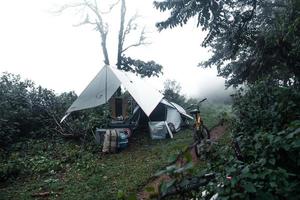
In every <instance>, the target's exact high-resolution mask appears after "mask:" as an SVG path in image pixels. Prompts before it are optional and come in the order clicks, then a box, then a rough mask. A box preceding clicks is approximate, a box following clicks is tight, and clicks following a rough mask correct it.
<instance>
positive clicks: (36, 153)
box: [0, 106, 226, 200]
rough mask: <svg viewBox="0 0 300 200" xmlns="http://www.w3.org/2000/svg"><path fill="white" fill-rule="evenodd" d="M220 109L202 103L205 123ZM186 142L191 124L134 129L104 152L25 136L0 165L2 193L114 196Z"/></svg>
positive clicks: (132, 188) (132, 187)
mask: <svg viewBox="0 0 300 200" xmlns="http://www.w3.org/2000/svg"><path fill="white" fill-rule="evenodd" d="M225 109H226V108H225ZM223 111H224V107H211V106H206V107H204V108H203V109H202V114H203V116H204V121H205V123H206V124H207V126H208V127H209V128H210V127H212V126H213V125H215V124H216V123H217V122H218V120H219V118H220V113H222V112H223ZM190 143H192V132H191V131H190V130H183V131H180V132H179V133H177V134H176V135H175V138H174V139H172V140H171V139H167V140H151V139H150V137H149V134H146V133H137V134H135V136H134V137H132V138H131V140H130V146H129V148H127V149H126V150H124V151H122V152H120V153H118V154H109V155H104V154H101V153H99V152H100V149H98V147H96V146H93V145H90V144H87V145H86V147H85V148H82V146H81V145H79V144H76V143H74V142H70V141H64V140H53V142H51V141H49V140H29V141H26V142H24V143H21V144H17V145H15V146H16V149H15V150H14V151H12V152H10V154H9V156H8V159H7V158H6V159H5V160H4V161H3V163H1V164H0V171H1V172H3V171H4V172H7V173H8V174H9V179H8V180H6V181H5V182H2V183H0V199H32V198H33V197H32V195H33V194H38V193H40V194H41V193H44V192H50V195H49V196H48V198H49V199H106V200H109V199H116V196H117V193H118V191H123V192H125V193H126V194H128V193H136V192H137V191H138V190H139V188H141V187H142V186H143V185H144V184H146V183H147V181H148V179H149V178H150V177H151V176H152V175H153V174H155V172H157V171H158V170H160V169H162V167H164V166H166V165H167V164H168V163H169V158H171V157H172V156H173V155H175V154H178V153H179V152H180V151H181V150H182V149H183V148H184V147H186V146H187V145H189V144H190ZM20 149H22V151H20ZM173 157H174V156H173ZM1 162H2V161H1ZM0 175H1V173H0ZM0 178H1V177H0Z"/></svg>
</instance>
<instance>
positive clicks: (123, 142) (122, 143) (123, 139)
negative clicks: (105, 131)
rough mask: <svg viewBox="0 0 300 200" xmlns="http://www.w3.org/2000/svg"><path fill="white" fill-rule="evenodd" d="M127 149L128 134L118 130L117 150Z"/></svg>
mask: <svg viewBox="0 0 300 200" xmlns="http://www.w3.org/2000/svg"><path fill="white" fill-rule="evenodd" d="M127 147H128V133H127V132H126V130H124V129H120V130H118V150H123V149H125V148H127Z"/></svg>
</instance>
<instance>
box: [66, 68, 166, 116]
mask: <svg viewBox="0 0 300 200" xmlns="http://www.w3.org/2000/svg"><path fill="white" fill-rule="evenodd" d="M121 85H123V87H124V88H125V89H126V90H127V91H128V92H129V93H130V95H131V96H132V97H133V99H134V100H135V101H136V103H137V104H138V105H139V106H140V108H141V109H142V110H143V111H144V112H145V114H146V115H147V116H150V114H151V112H152V111H153V110H154V108H155V107H156V106H157V105H158V104H159V102H160V101H161V100H162V98H163V95H162V94H161V93H160V92H158V91H157V90H155V89H153V88H151V87H149V86H148V85H147V84H146V83H145V82H144V81H143V80H141V79H139V78H138V77H137V76H135V75H133V74H130V73H126V72H123V71H120V70H118V69H116V68H113V67H111V66H108V65H106V66H104V67H103V68H102V69H101V70H100V72H99V73H98V74H97V75H96V77H95V78H94V79H93V80H92V81H91V82H90V84H89V85H88V86H87V87H86V88H85V89H84V91H83V92H82V93H81V94H80V95H79V97H78V98H77V99H76V101H74V103H73V104H72V105H71V106H70V108H69V109H68V110H67V112H66V115H65V116H64V117H63V118H62V121H63V120H64V119H65V118H66V117H67V116H68V115H69V114H70V113H71V112H74V111H77V110H83V109H87V108H93V107H96V106H100V105H102V104H105V103H106V102H108V100H109V99H110V98H111V97H112V95H113V94H114V93H115V92H116V90H117V89H118V88H119V87H120V86H121Z"/></svg>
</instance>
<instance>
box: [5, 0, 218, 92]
mask: <svg viewBox="0 0 300 200" xmlns="http://www.w3.org/2000/svg"><path fill="white" fill-rule="evenodd" d="M65 2H74V1H66V0H26V1H24V0H3V1H0V26H1V32H0V55H1V56H0V72H4V71H8V72H11V73H16V74H20V75H21V76H22V77H23V78H28V79H31V80H33V81H35V82H36V83H37V84H40V85H42V86H43V87H47V88H49V89H54V90H55V91H56V92H57V93H60V92H64V91H71V90H74V91H75V92H76V93H80V92H81V91H82V90H83V89H84V88H85V87H86V86H87V84H88V83H89V82H90V81H91V80H92V78H93V77H94V76H95V75H96V74H97V72H98V71H99V70H100V68H101V67H102V66H103V57H102V52H101V47H100V38H99V33H98V32H96V31H94V30H93V29H92V27H90V26H81V27H74V26H73V25H75V24H76V23H78V22H79V21H80V18H81V17H82V16H80V15H76V13H75V12H72V11H68V12H65V13H63V14H62V15H55V14H53V13H52V12H51V11H53V10H56V9H57V8H59V7H60V6H61V5H63V4H64V3H65ZM104 2H105V1H104ZM127 8H128V9H127V10H128V12H127V19H128V18H129V16H131V15H133V14H134V13H135V12H136V11H137V10H138V12H139V14H140V15H141V16H143V17H142V18H140V19H139V21H138V22H139V24H140V26H141V27H142V26H144V25H145V26H146V28H147V32H148V33H147V36H148V41H150V42H151V44H150V45H147V46H143V47H138V48H136V49H132V50H130V51H128V52H127V55H128V56H131V57H133V58H140V59H143V60H145V61H148V60H155V61H156V62H157V63H160V64H161V65H162V66H163V67H164V69H163V73H164V74H163V75H162V76H161V77H160V78H159V79H158V78H151V79H150V80H147V81H148V82H150V84H152V85H153V86H154V87H155V88H157V89H161V88H162V85H163V84H162V83H163V82H164V81H165V80H166V79H174V80H176V81H178V82H179V83H180V84H181V86H182V90H183V91H182V92H183V93H184V94H185V95H186V96H189V97H196V96H203V95H205V94H206V93H210V92H211V91H214V90H215V89H223V88H224V80H223V79H222V78H220V77H217V76H216V70H215V69H201V68H199V67H197V64H198V63H199V62H201V61H204V60H206V59H207V58H209V52H208V49H204V48H202V47H201V46H200V44H201V41H202V40H203V38H204V36H205V34H203V33H202V32H201V30H200V29H199V28H198V29H197V28H196V22H195V21H191V22H190V23H189V24H188V25H187V26H184V27H183V28H175V29H172V30H165V31H162V32H160V33H159V32H157V30H156V28H155V23H156V22H157V21H160V20H163V19H165V18H166V16H167V15H166V14H165V13H160V12H158V11H157V10H155V9H154V8H153V5H152V0H128V1H127ZM118 11H119V7H116V8H115V10H114V12H113V13H111V15H110V16H108V17H106V18H107V19H106V20H108V23H109V24H110V28H109V36H108V51H109V56H110V62H111V64H115V63H116V49H117V48H116V47H117V30H118V28H119V12H118ZM134 38H135V37H134V35H133V36H132V37H131V38H129V40H130V41H128V43H127V44H130V43H131V42H134Z"/></svg>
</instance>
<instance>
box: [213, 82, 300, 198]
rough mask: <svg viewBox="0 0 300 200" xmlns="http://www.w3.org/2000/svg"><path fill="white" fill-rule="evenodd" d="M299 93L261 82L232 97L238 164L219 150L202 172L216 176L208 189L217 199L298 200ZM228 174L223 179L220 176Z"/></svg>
mask: <svg viewBox="0 0 300 200" xmlns="http://www.w3.org/2000/svg"><path fill="white" fill-rule="evenodd" d="M299 102H300V92H299V90H295V89H294V88H291V87H282V86H280V85H275V84H274V82H272V81H261V82H258V83H256V84H255V85H252V86H250V87H249V88H247V89H246V90H242V89H241V90H240V91H239V93H237V94H236V95H235V97H234V106H233V108H234V111H235V114H236V120H235V121H234V123H233V126H234V127H233V130H232V131H233V137H235V138H237V140H238V142H239V144H240V146H241V151H242V154H243V156H244V162H241V161H238V160H237V159H236V158H235V157H234V156H233V155H234V153H233V151H232V149H230V148H229V147H228V146H226V147H219V148H218V149H216V153H215V155H214V156H212V157H211V160H210V162H209V165H208V168H207V170H209V171H217V172H218V173H220V176H219V179H218V183H220V182H222V183H223V184H224V186H223V187H218V185H217V184H218V183H217V184H214V186H213V187H212V186H210V188H209V189H210V191H211V192H212V193H215V192H216V191H218V193H219V195H220V197H221V199H253V198H255V199H264V198H267V199H299V197H300V192H299V186H300V177H299V173H298V169H299V167H300V162H299V161H300V153H299V152H300V146H299V142H300V120H299V118H300V105H299ZM226 176H231V177H232V179H231V180H228V179H226V178H225V177H226Z"/></svg>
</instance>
